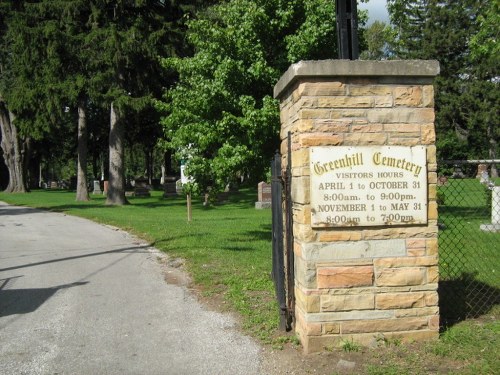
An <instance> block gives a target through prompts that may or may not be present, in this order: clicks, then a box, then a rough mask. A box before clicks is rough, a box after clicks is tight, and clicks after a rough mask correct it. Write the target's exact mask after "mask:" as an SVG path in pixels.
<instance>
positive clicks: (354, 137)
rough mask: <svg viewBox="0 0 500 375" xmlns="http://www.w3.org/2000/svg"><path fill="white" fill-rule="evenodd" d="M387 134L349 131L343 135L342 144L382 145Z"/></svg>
mask: <svg viewBox="0 0 500 375" xmlns="http://www.w3.org/2000/svg"><path fill="white" fill-rule="evenodd" d="M386 141H387V135H386V134H384V133H350V134H345V136H344V145H346V146H358V145H384V144H385V143H386Z"/></svg>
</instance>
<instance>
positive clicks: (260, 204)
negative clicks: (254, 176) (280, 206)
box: [255, 181, 272, 209]
mask: <svg viewBox="0 0 500 375" xmlns="http://www.w3.org/2000/svg"><path fill="white" fill-rule="evenodd" d="M271 196H272V194H271V184H268V183H266V182H264V181H261V182H259V184H258V185H257V202H255V208H256V209H264V208H271Z"/></svg>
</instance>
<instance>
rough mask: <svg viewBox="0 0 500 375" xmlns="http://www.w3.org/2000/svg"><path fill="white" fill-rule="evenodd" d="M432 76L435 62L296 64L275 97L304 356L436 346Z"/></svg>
mask: <svg viewBox="0 0 500 375" xmlns="http://www.w3.org/2000/svg"><path fill="white" fill-rule="evenodd" d="M438 73H439V64H438V62H436V61H377V62H375V61H347V60H326V61H305V62H299V63H297V64H295V65H292V66H291V67H290V68H289V69H288V71H287V72H286V73H285V74H284V75H283V77H282V78H281V79H280V81H279V82H278V84H277V85H276V87H275V97H276V98H278V99H279V100H280V108H281V124H282V125H281V139H282V144H281V154H282V155H283V163H282V164H283V168H286V166H287V164H288V163H291V168H292V183H291V184H292V187H291V189H292V201H293V204H292V205H293V235H294V244H293V248H294V255H295V297H296V301H295V330H296V332H297V333H298V335H299V336H300V339H301V342H302V344H303V347H304V350H305V352H306V353H311V352H317V351H322V350H324V348H326V347H331V346H337V345H341V344H342V342H343V341H346V340H349V341H351V340H352V341H354V342H356V343H358V344H361V345H375V344H376V343H377V342H378V341H380V339H389V340H390V339H398V340H403V341H405V340H425V339H431V338H437V337H438V332H439V308H438V294H437V288H438V240H437V235H438V227H437V204H436V184H437V173H436V168H437V164H436V147H435V131H434V92H433V86H432V82H433V78H434V77H435V76H436V75H437V74H438ZM289 132H290V133H291V137H292V142H291V160H287V151H288V150H287V147H288V146H287V142H286V137H287V134H288V133H289Z"/></svg>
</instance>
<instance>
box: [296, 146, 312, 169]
mask: <svg viewBox="0 0 500 375" xmlns="http://www.w3.org/2000/svg"><path fill="white" fill-rule="evenodd" d="M292 166H293V167H294V168H295V167H306V166H307V167H308V166H309V149H307V148H304V149H300V150H297V151H293V152H292Z"/></svg>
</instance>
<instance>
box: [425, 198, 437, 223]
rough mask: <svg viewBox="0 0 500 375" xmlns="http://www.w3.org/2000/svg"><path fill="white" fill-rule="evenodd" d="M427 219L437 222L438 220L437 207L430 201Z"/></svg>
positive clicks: (435, 203)
mask: <svg viewBox="0 0 500 375" xmlns="http://www.w3.org/2000/svg"><path fill="white" fill-rule="evenodd" d="M427 219H428V220H437V219H438V205H437V202H433V201H430V202H429V205H428V207H427Z"/></svg>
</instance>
